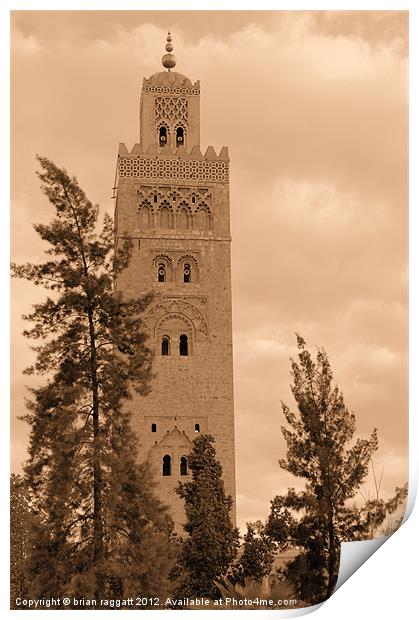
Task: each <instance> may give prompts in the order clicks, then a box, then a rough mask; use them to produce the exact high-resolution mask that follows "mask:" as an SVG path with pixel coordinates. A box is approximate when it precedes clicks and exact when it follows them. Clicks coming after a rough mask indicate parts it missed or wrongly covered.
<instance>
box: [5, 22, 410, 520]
mask: <svg viewBox="0 0 419 620" xmlns="http://www.w3.org/2000/svg"><path fill="white" fill-rule="evenodd" d="M64 13H65V14H64ZM88 13H89V14H88ZM165 20H169V21H170V23H172V24H174V26H177V27H176V28H175V27H172V31H173V32H174V43H175V53H176V55H177V57H178V65H177V67H176V68H177V69H178V70H179V71H180V72H182V73H185V74H186V75H188V76H189V77H190V78H191V79H192V80H194V81H195V80H197V79H199V80H200V81H201V144H202V147H203V149H205V148H206V147H207V145H209V144H213V145H214V146H215V147H216V149H217V150H219V148H220V147H221V146H223V145H224V144H227V145H228V146H229V150H230V155H231V216H232V227H231V229H232V236H233V243H232V257H233V311H234V316H233V318H234V323H233V328H234V372H235V406H236V433H237V437H236V452H237V466H238V467H237V472H238V485H237V486H238V492H239V495H238V507H239V520H240V522H241V523H244V522H245V521H247V520H249V519H254V518H258V517H263V516H265V515H266V514H267V511H268V508H269V499H271V497H272V496H273V494H275V493H279V492H281V491H283V490H284V489H285V488H286V487H287V486H288V485H289V484H296V481H295V480H294V481H293V480H292V479H290V477H289V476H288V474H285V473H284V472H281V470H280V469H279V467H278V465H277V461H278V458H280V457H281V456H283V454H284V442H283V439H282V436H281V433H280V427H281V424H283V423H284V420H283V417H282V413H281V407H280V401H281V399H282V400H284V401H286V402H287V403H288V404H290V406H292V405H293V402H292V397H291V394H290V391H289V382H290V377H289V358H290V357H291V356H292V355H295V336H294V332H296V331H298V332H300V333H301V334H302V335H303V336H304V337H305V338H306V340H307V341H308V343H309V345H310V347H312V348H313V349H314V347H315V345H319V346H324V347H325V348H326V349H327V351H328V353H329V355H330V359H331V363H332V367H333V369H334V371H335V377H336V380H337V381H338V383H339V386H340V387H341V388H342V390H343V392H344V394H345V400H346V402H347V405H348V406H349V408H350V409H353V410H354V411H355V413H356V415H357V421H358V429H359V432H360V433H362V434H363V435H365V436H367V435H368V434H369V433H370V432H371V430H372V428H373V427H374V426H378V428H379V437H380V453H379V454H380V458H381V459H382V461H383V462H385V463H386V476H385V477H384V479H383V485H384V492H385V493H387V494H388V493H390V492H391V489H392V487H393V486H394V485H395V484H399V485H400V484H402V483H403V482H404V480H405V478H406V475H407V474H406V466H405V461H406V452H407V369H406V366H407V273H406V272H407V118H408V117H407V59H406V40H407V35H406V25H407V17H406V14H405V13H399V12H391V14H389V13H388V12H349V13H348V12H346V13H345V12H312V13H299V12H298V13H297V12H296V13H294V12H273V13H272V12H260V13H258V12H248V13H246V12H243V13H240V12H233V14H230V13H222V14H218V13H217V12H210V13H206V14H202V15H201V14H198V13H195V14H194V13H184V14H180V13H176V12H175V13H171V14H170V15H169V14H159V13H158V12H156V13H153V12H150V13H148V12H146V13H141V12H138V13H136V12H129V14H128V13H124V12H112V13H109V14H108V13H107V12H99V13H95V14H90V12H86V13H85V14H84V13H77V12H70V13H68V12H52V13H48V12H47V13H44V12H43V13H42V14H41V13H40V12H34V13H30V12H29V13H26V15H25V14H23V13H16V14H15V18H14V48H13V85H12V94H13V109H14V114H13V125H12V134H13V160H12V165H13V194H14V207H13V212H12V215H13V224H14V237H13V239H14V254H15V256H14V258H15V260H17V261H18V262H21V261H26V260H34V257H41V256H42V246H41V245H40V243H39V241H38V240H37V239H36V237H35V236H34V235H33V233H32V232H31V228H30V223H31V222H36V221H42V220H46V219H48V218H49V217H50V210H49V205H48V203H47V201H46V200H45V199H44V198H43V197H42V196H41V195H40V193H39V189H38V181H37V179H36V177H35V175H34V171H35V168H36V164H35V161H34V154H35V153H36V152H38V153H40V154H42V155H46V156H48V157H50V158H51V159H53V160H54V161H55V162H56V163H58V164H59V165H64V166H65V167H66V168H67V169H68V170H69V171H71V172H74V173H76V174H77V176H78V178H79V181H80V183H81V185H82V187H83V188H84V189H85V191H86V193H87V195H88V196H89V197H90V199H91V200H92V201H94V202H99V203H100V204H101V206H102V208H103V209H104V210H106V211H108V212H112V209H113V204H112V201H111V200H110V195H111V193H110V192H111V188H112V186H113V179H114V172H115V162H116V152H117V145H118V143H119V142H126V143H127V145H128V146H130V147H131V146H132V145H133V143H134V142H136V141H138V99H139V94H140V89H141V82H142V77H143V76H149V75H151V74H152V73H155V72H156V71H159V70H160V68H161V67H160V57H161V55H162V48H163V42H164V39H165V36H166V23H165ZM20 287H21V288H19V290H18V293H17V297H18V299H19V303H18V307H17V309H16V312H17V313H21V312H24V311H27V310H28V308H27V303H28V300H29V299H32V300H34V299H35V297H34V295H35V294H34V292H33V289H32V288H30V287H29V286H28V285H23V284H21V285H20ZM20 330H21V323H20V322H16V326H15V328H14V336H13V338H14V342H15V343H16V347H17V352H18V354H17V356H16V368H15V373H16V376H18V374H19V372H20V369H21V368H23V367H24V366H25V365H27V361H28V353H25V350H26V351H27V349H25V347H26V346H27V344H26V343H25V344H22V343H21V340H20V339H19V338H20V337H19V335H18V334H19V331H20ZM22 392H23V390H22V385H21V382H20V380H19V379H17V380H16V394H15V401H14V402H15V403H16V411H18V412H20V410H21V404H22V402H23V393H22ZM19 403H20V404H19ZM22 433H23V430H22V427H21V426H19V427H18V430H17V434H16V437H17V441H18V442H19V449H18V450H15V454H18V455H19V456H21V454H22V445H24V440H23V439H22V437H23V435H22Z"/></svg>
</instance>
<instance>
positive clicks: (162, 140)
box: [159, 127, 167, 146]
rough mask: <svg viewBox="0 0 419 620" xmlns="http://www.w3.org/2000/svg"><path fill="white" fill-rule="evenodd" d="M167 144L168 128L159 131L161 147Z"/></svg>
mask: <svg viewBox="0 0 419 620" xmlns="http://www.w3.org/2000/svg"><path fill="white" fill-rule="evenodd" d="M165 144H167V129H166V127H160V129H159V146H165Z"/></svg>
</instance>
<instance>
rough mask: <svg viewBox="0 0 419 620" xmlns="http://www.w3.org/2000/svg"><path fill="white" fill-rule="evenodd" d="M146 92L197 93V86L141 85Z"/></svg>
mask: <svg viewBox="0 0 419 620" xmlns="http://www.w3.org/2000/svg"><path fill="white" fill-rule="evenodd" d="M143 91H144V92H146V93H170V94H172V93H173V94H175V95H199V88H195V87H192V88H185V87H180V88H179V87H175V88H174V87H171V86H143Z"/></svg>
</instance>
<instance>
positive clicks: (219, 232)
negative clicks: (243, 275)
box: [115, 32, 235, 529]
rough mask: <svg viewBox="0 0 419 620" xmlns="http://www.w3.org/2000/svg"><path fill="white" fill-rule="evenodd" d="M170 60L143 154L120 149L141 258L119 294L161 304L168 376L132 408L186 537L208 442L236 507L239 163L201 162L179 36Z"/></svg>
mask: <svg viewBox="0 0 419 620" xmlns="http://www.w3.org/2000/svg"><path fill="white" fill-rule="evenodd" d="M166 52H167V53H166V54H164V56H163V58H162V64H163V67H164V68H165V69H166V70H164V71H160V72H158V73H155V74H154V75H152V76H151V77H150V78H148V79H147V78H144V80H143V85H142V91H141V98H140V142H139V143H137V144H135V145H134V147H133V149H132V150H131V151H128V150H127V148H126V146H125V145H124V144H120V146H119V155H118V181H117V199H116V208H115V228H116V239H117V242H118V240H120V239H122V238H123V237H126V236H129V237H131V238H132V242H133V243H132V247H133V251H132V256H131V260H130V264H129V266H128V267H127V268H126V269H125V270H124V271H123V272H122V273H121V274H120V275H119V276H118V280H117V283H116V286H117V290H119V291H122V292H123V294H124V295H125V296H127V297H134V296H139V295H142V294H145V293H147V292H150V291H153V293H154V299H153V302H152V303H151V304H150V306H149V308H148V309H147V311H146V314H145V322H146V326H147V329H148V333H149V342H148V343H149V346H150V347H152V348H153V350H154V351H155V359H154V367H153V370H154V373H155V375H156V376H155V379H154V380H153V382H152V390H151V393H150V394H149V395H148V396H146V397H140V396H138V397H135V398H134V400H133V401H130V402H129V403H128V406H129V407H130V408H131V409H132V412H133V426H134V430H135V431H136V432H137V434H138V437H139V451H140V458H141V459H142V460H145V459H147V458H148V459H149V460H150V462H151V463H152V465H153V468H154V470H155V475H156V479H157V482H158V486H159V492H160V496H161V498H162V499H163V500H164V501H165V503H166V504H168V505H169V507H170V510H171V513H172V516H173V518H174V520H175V523H176V525H177V528H178V529H180V526H181V524H182V523H183V522H184V518H185V516H184V512H183V505H182V502H181V500H180V499H179V497H178V496H177V494H176V493H175V492H174V489H175V487H176V486H177V484H178V481H186V480H187V479H188V476H189V475H190V474H189V469H188V462H187V455H188V453H189V452H190V450H191V445H192V441H193V440H194V439H195V437H197V435H198V434H199V433H209V434H211V435H213V436H214V438H215V447H216V450H217V457H218V459H219V460H220V461H221V463H222V466H223V478H224V484H225V488H226V492H227V493H229V494H231V495H232V497H233V499H235V457H234V408H233V364H232V326H231V260H230V242H231V237H230V204H229V200H230V198H229V158H228V151H227V147H223V148H222V149H221V152H220V153H219V154H218V155H217V153H216V152H215V150H214V148H213V147H212V146H209V147H208V148H207V149H206V151H205V153H204V154H202V153H201V150H200V118H199V101H200V85H199V82H198V81H197V82H195V83H194V84H193V83H192V82H191V81H190V80H189V79H188V78H187V77H185V76H184V75H182V74H181V73H177V72H176V71H173V68H174V67H175V66H176V58H175V56H174V55H173V53H172V52H173V44H172V38H171V36H170V32H169V34H168V36H167V43H166ZM232 517H233V520H235V514H234V513H233V515H232Z"/></svg>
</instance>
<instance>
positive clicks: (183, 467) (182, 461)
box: [180, 456, 188, 476]
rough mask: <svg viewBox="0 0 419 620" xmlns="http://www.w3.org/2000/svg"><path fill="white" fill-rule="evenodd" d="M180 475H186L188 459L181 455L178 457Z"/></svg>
mask: <svg viewBox="0 0 419 620" xmlns="http://www.w3.org/2000/svg"><path fill="white" fill-rule="evenodd" d="M180 475H181V476H187V475H188V459H187V458H186V456H182V457H181V459H180Z"/></svg>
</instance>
